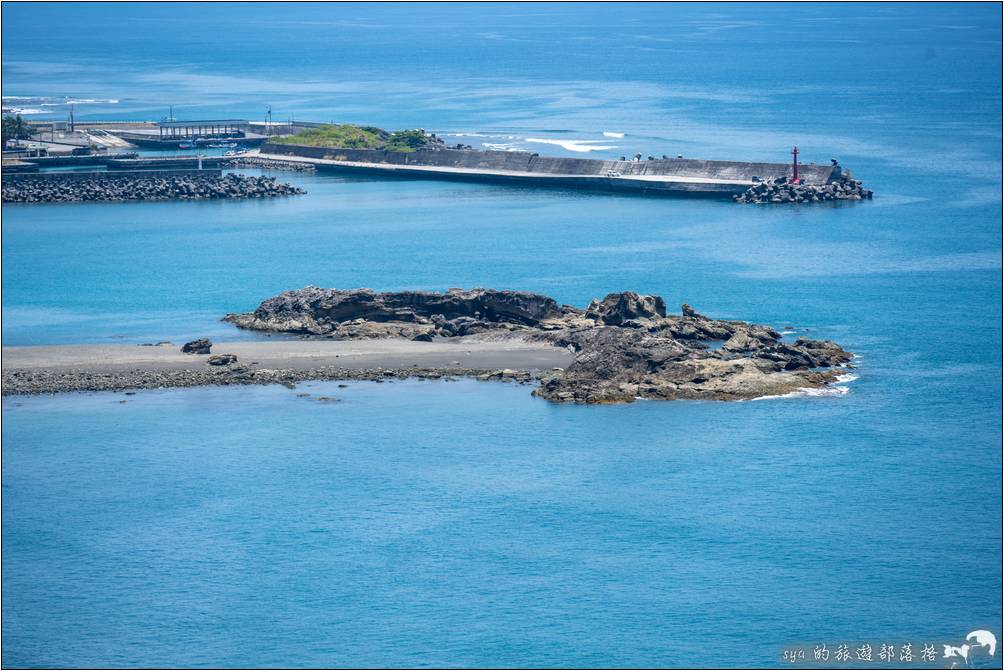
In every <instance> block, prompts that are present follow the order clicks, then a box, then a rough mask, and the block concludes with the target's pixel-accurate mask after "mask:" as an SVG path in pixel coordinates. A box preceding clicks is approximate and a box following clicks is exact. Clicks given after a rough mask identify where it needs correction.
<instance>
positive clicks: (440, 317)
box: [224, 286, 852, 403]
mask: <svg viewBox="0 0 1004 671" xmlns="http://www.w3.org/2000/svg"><path fill="white" fill-rule="evenodd" d="M224 319H225V320H226V321H228V322H231V323H233V324H236V325H237V326H239V327H241V328H246V329H253V330H257V331H265V332H274V333H286V334H296V335H299V336H301V337H307V338H333V339H339V340H357V339H366V338H388V337H394V338H407V339H410V340H417V341H435V340H437V339H454V338H461V339H467V340H468V341H470V340H481V341H483V340H509V339H520V340H524V341H530V342H544V343H548V344H550V345H553V346H554V347H563V348H567V349H568V350H569V351H570V352H572V354H573V359H572V363H571V364H570V365H568V366H567V367H566V368H564V369H561V370H552V371H549V372H546V373H543V374H542V375H541V376H540V381H541V384H540V386H539V387H538V388H537V389H536V390H535V391H534V394H535V395H537V396H539V397H541V398H545V399H547V400H549V401H555V402H579V403H619V402H631V401H633V400H635V399H665V400H672V399H705V400H743V399H752V398H757V397H762V396H770V395H779V394H786V393H791V392H795V391H798V390H800V389H805V388H819V387H824V386H826V385H829V384H832V383H833V382H835V381H837V377H838V375H840V373H842V372H846V371H843V370H841V368H842V367H845V366H847V365H848V364H849V362H850V360H851V356H852V355H851V353H850V352H847V351H845V350H844V349H843V348H842V347H840V346H839V345H838V344H836V343H834V342H832V341H829V340H809V339H805V338H799V339H797V340H794V341H791V342H789V341H786V340H784V339H783V338H782V335H781V333H779V332H778V331H776V330H775V329H773V328H771V327H770V326H764V325H758V324H750V323H747V322H743V321H734V320H718V319H712V318H709V317H706V316H704V315H702V314H700V313H698V312H696V311H695V310H694V309H693V308H691V307H690V306H689V305H686V304H684V305H683V306H682V311H681V314H679V315H667V314H666V304H665V301H663V299H662V298H660V297H659V296H645V295H640V294H637V293H635V292H631V291H626V292H620V293H612V294H608V295H607V296H606V297H605V298H603V299H602V300H593V301H592V302H591V303H590V304H589V305H588V306H587V307H585V308H576V307H573V306H570V305H559V304H558V303H557V301H555V300H554V299H553V298H550V297H548V296H543V295H540V294H535V293H530V292H525V291H504V290H494V289H471V290H463V289H450V290H448V291H446V292H424V291H400V292H387V293H377V292H374V291H372V290H370V289H349V290H341V289H321V288H318V287H314V286H308V287H305V288H303V289H298V290H295V291H287V292H284V293H282V294H279V295H277V296H274V297H272V298H269V299H267V300H265V301H264V302H263V303H261V305H259V307H258V308H257V309H256V310H255V311H254V312H250V313H240V314H229V315H227V316H226V317H225V318H224Z"/></svg>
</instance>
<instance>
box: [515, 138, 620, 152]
mask: <svg viewBox="0 0 1004 671" xmlns="http://www.w3.org/2000/svg"><path fill="white" fill-rule="evenodd" d="M526 141H527V142H536V143H538V144H554V145H557V146H559V147H561V148H562V149H565V150H567V151H575V152H579V153H585V152H590V151H604V150H606V149H616V148H617V147H616V145H604V144H599V143H601V142H602V140H545V139H542V138H537V137H528V138H527V139H526Z"/></svg>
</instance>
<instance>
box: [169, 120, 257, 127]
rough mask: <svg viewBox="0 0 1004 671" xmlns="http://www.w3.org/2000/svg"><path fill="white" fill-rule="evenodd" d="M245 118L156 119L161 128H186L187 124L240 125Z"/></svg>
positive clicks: (243, 122) (244, 121)
mask: <svg viewBox="0 0 1004 671" xmlns="http://www.w3.org/2000/svg"><path fill="white" fill-rule="evenodd" d="M247 122H248V121H247V119H196V120H194V121H158V122H157V125H158V126H160V127H161V128H188V127H189V126H240V125H243V124H246V123H247Z"/></svg>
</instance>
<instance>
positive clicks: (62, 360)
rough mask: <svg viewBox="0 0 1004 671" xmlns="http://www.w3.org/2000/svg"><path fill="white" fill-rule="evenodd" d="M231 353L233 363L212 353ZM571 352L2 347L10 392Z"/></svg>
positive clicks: (552, 358) (512, 344)
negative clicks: (213, 360)
mask: <svg viewBox="0 0 1004 671" xmlns="http://www.w3.org/2000/svg"><path fill="white" fill-rule="evenodd" d="M217 354H233V355H235V356H236V357H237V363H236V364H234V365H232V366H211V365H209V364H208V360H209V358H210V356H214V355H217ZM571 359H572V355H571V354H570V353H569V352H568V351H567V350H565V349H561V348H557V347H552V346H549V345H544V344H537V343H526V342H523V341H521V340H507V341H492V342H486V341H466V340H465V339H456V340H450V341H444V342H416V341H411V340H401V339H380V340H354V341H330V340H280V341H274V342H220V343H214V344H213V348H212V355H199V354H184V353H182V352H181V346H180V343H170V344H161V345H52V346H37V347H4V348H3V379H4V387H3V393H4V395H10V394H23V393H29V394H30V393H52V392H58V391H87V390H93V391H97V390H105V389H109V390H110V389H129V388H149V387H174V386H196V385H200V384H262V383H290V382H296V381H298V380H304V379H338V378H341V377H345V378H354V379H359V378H364V379H369V378H379V377H382V376H384V375H385V374H386V375H393V376H396V377H406V376H408V375H410V374H412V373H414V374H415V375H416V376H421V377H435V376H439V375H482V376H483V375H490V374H491V372H492V371H501V370H505V369H508V370H510V371H520V372H521V373H522V372H528V371H541V370H548V369H550V368H554V367H565V366H567V365H568V364H569V363H570V362H571Z"/></svg>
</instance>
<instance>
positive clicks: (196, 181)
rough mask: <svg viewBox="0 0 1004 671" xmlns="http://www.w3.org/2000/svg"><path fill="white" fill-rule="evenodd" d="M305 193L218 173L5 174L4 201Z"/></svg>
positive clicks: (258, 179)
mask: <svg viewBox="0 0 1004 671" xmlns="http://www.w3.org/2000/svg"><path fill="white" fill-rule="evenodd" d="M300 193H305V192H304V191H303V190H302V189H300V188H298V187H295V186H292V185H290V184H284V183H281V182H278V181H276V179H275V178H274V177H249V176H246V175H234V174H227V175H222V174H221V173H220V171H219V170H203V171H180V170H179V171H142V172H134V173H121V172H120V173H101V172H94V173H43V174H28V175H4V177H3V202H5V203H58V202H81V201H126V200H208V199H216V198H272V197H276V196H288V195H294V194H300Z"/></svg>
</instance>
